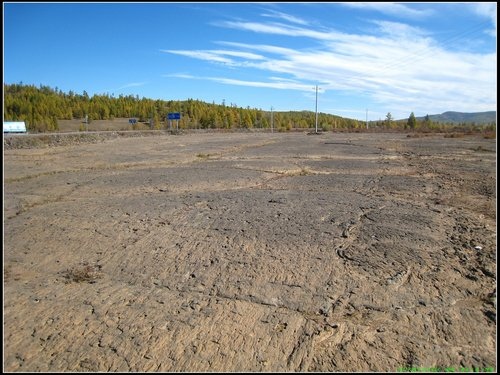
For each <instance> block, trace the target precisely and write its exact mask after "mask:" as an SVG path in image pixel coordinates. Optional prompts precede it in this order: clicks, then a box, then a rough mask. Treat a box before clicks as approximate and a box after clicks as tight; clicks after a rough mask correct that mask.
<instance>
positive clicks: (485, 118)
mask: <svg viewBox="0 0 500 375" xmlns="http://www.w3.org/2000/svg"><path fill="white" fill-rule="evenodd" d="M424 119H425V116H421V117H417V121H422V120H424ZM429 119H430V120H431V121H434V122H451V123H454V124H460V123H466V124H471V123H475V124H490V123H496V121H497V120H496V119H497V111H487V112H469V113H467V112H453V111H448V112H444V113H441V114H440V115H429Z"/></svg>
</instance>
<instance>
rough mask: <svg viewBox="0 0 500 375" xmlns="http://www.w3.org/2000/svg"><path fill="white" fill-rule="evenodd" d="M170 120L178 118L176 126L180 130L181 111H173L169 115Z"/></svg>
mask: <svg viewBox="0 0 500 375" xmlns="http://www.w3.org/2000/svg"><path fill="white" fill-rule="evenodd" d="M167 117H168V119H169V121H170V120H177V121H176V127H177V131H178V130H179V120H180V119H181V114H180V113H179V112H171V113H169V114H168V115H167ZM170 130H172V123H171V122H170Z"/></svg>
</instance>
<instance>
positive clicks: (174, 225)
mask: <svg viewBox="0 0 500 375" xmlns="http://www.w3.org/2000/svg"><path fill="white" fill-rule="evenodd" d="M4 146H5V143H4ZM495 164H496V144H495V140H491V139H490V140H488V139H483V138H480V137H475V136H466V137H463V138H444V137H443V136H442V135H435V136H428V137H422V138H409V137H406V134H361V133H360V134H357V133H355V134H335V133H328V134H322V135H321V136H308V135H306V134H303V133H301V134H276V133H275V134H257V133H254V134H252V133H250V134H248V133H246V134H243V133H233V134H185V135H178V136H173V135H158V136H151V137H141V138H126V137H125V138H124V137H119V138H116V139H106V140H103V141H102V142H100V143H80V144H76V145H73V144H69V145H64V143H60V145H59V146H57V147H37V148H27V149H25V148H23V149H20V148H15V147H13V146H12V144H11V143H9V147H8V148H5V149H4V267H3V270H4V282H3V283H4V284H3V285H4V323H3V324H4V327H3V328H4V335H3V339H4V343H3V345H4V371H192V372H195V371H396V370H397V369H398V368H400V367H403V366H414V367H415V366H421V367H450V366H452V367H461V366H464V367H470V368H473V367H474V368H485V367H494V366H495V364H496V168H495V167H496V165H495Z"/></svg>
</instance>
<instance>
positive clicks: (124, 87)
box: [116, 82, 147, 90]
mask: <svg viewBox="0 0 500 375" xmlns="http://www.w3.org/2000/svg"><path fill="white" fill-rule="evenodd" d="M146 84H147V82H130V83H127V84H125V85H123V86H120V87H118V88H117V89H116V90H123V89H126V88H129V87H139V86H144V85H146Z"/></svg>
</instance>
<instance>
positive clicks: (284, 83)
mask: <svg viewBox="0 0 500 375" xmlns="http://www.w3.org/2000/svg"><path fill="white" fill-rule="evenodd" d="M162 76H163V77H172V78H186V79H198V80H208V81H213V82H218V83H222V84H227V85H236V86H248V87H262V88H272V89H280V90H299V91H311V88H312V86H311V85H310V84H305V83H300V82H297V81H294V80H289V79H282V78H278V77H271V79H270V80H271V81H272V82H269V81H268V82H264V81H247V80H240V79H234V78H226V77H203V76H194V75H191V74H184V73H174V74H163V75H162Z"/></svg>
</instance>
